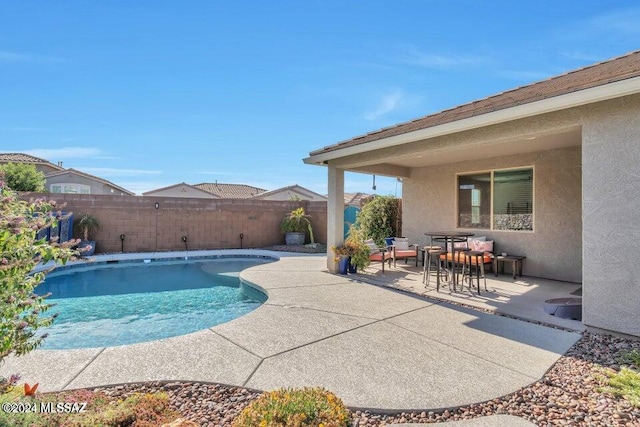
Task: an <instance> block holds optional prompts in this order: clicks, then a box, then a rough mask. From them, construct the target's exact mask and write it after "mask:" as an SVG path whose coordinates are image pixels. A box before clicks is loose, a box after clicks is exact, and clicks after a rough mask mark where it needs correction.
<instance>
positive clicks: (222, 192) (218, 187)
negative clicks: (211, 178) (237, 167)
mask: <svg viewBox="0 0 640 427" xmlns="http://www.w3.org/2000/svg"><path fill="white" fill-rule="evenodd" d="M194 187H196V188H199V189H201V190H204V191H206V192H208V193H211V194H213V195H216V196H218V197H220V198H222V199H250V198H252V197H254V196H257V195H258V194H262V193H264V192H266V191H267V190H265V189H263V188H258V187H252V186H250V185H245V184H219V183H217V182H213V183H211V182H203V183H202V184H196V185H194Z"/></svg>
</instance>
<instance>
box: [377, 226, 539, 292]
mask: <svg viewBox="0 0 640 427" xmlns="http://www.w3.org/2000/svg"><path fill="white" fill-rule="evenodd" d="M425 235H426V236H430V237H431V244H430V245H429V246H424V247H420V245H416V244H409V242H408V239H406V238H400V237H394V238H388V239H386V244H387V246H386V247H384V248H379V247H377V245H376V244H375V243H374V242H373V240H368V241H367V242H366V243H367V244H368V245H369V247H370V249H371V255H370V259H371V261H376V262H381V263H382V271H383V272H384V267H385V266H384V265H385V263H388V265H389V267H391V262H392V261H393V266H394V267H395V266H396V262H397V260H398V259H404V260H405V262H407V261H408V259H409V258H414V259H415V260H416V267H417V266H418V263H419V261H420V258H422V265H423V280H422V281H423V283H424V284H425V285H426V286H429V283H430V281H431V276H432V275H433V274H434V273H435V276H436V278H435V280H436V289H437V290H438V291H439V290H440V283H441V281H444V282H446V283H447V284H448V285H449V288H450V289H452V290H453V291H454V292H455V291H457V286H458V285H460V286H461V287H462V286H463V285H464V282H465V281H467V282H468V284H469V289H471V285H472V284H473V279H475V281H476V285H477V289H478V294H480V279H483V281H484V287H485V291H486V289H487V281H486V276H485V266H487V265H490V266H491V268H493V271H494V273H495V275H496V276H498V274H499V272H502V273H504V264H505V263H509V264H511V271H512V273H513V278H514V280H515V279H516V275H519V276H522V263H523V260H524V259H525V258H526V257H525V256H520V255H508V254H506V253H502V254H500V255H494V253H493V252H494V246H493V241H486V237H477V238H472V237H473V236H474V233H469V232H462V231H435V232H426V233H425ZM434 242H435V243H440V244H442V245H434ZM420 255H422V257H420ZM443 276H444V277H443ZM459 276H460V277H459ZM474 276H475V277H474Z"/></svg>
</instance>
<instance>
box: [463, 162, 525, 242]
mask: <svg viewBox="0 0 640 427" xmlns="http://www.w3.org/2000/svg"><path fill="white" fill-rule="evenodd" d="M522 169H531V174H532V177H533V178H532V180H531V203H532V209H531V224H532V226H533V230H499V229H494V228H493V196H494V188H493V184H494V173H495V172H506V171H510V170H522ZM483 173H484V174H486V173H488V174H490V188H491V199H490V200H491V201H490V203H489V204H490V206H489V218H490V219H489V228H469V227H460V225H459V224H460V189H459V186H460V184H459V179H460V177H461V176H466V175H477V174H483ZM454 188H455V200H456V202H455V211H454V216H455V225H456V227H455V228H456V230H485V231H491V232H501V233H535V232H536V205H537V204H536V168H535V166H534V165H523V166H513V167H508V168H495V169H480V170H474V171H467V172H457V173H456V176H455V182H454Z"/></svg>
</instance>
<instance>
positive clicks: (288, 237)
mask: <svg viewBox="0 0 640 427" xmlns="http://www.w3.org/2000/svg"><path fill="white" fill-rule="evenodd" d="M305 237H306V234H305V233H285V235H284V241H285V242H286V243H287V245H299V246H300V245H304V238H305Z"/></svg>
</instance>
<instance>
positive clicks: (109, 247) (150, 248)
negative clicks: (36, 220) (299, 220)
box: [22, 193, 327, 253]
mask: <svg viewBox="0 0 640 427" xmlns="http://www.w3.org/2000/svg"><path fill="white" fill-rule="evenodd" d="M22 197H23V198H24V199H30V198H45V199H51V200H55V201H56V202H57V204H58V205H62V204H64V205H65V206H64V207H63V208H62V211H64V212H73V216H74V220H77V219H79V218H80V217H81V216H82V215H84V214H85V213H90V214H92V215H93V216H95V217H96V218H97V219H98V221H99V222H100V229H99V230H98V231H97V232H96V233H95V236H93V237H94V238H95V240H96V242H97V243H96V253H114V252H121V240H120V235H121V234H124V235H125V240H124V252H155V251H171V250H184V249H185V244H184V242H183V241H182V236H187V245H188V249H189V250H196V249H227V248H240V245H241V242H240V234H242V235H243V239H242V247H243V248H262V247H267V246H272V245H279V244H284V235H283V234H281V233H280V228H279V227H280V221H281V220H282V218H283V217H284V216H285V215H286V214H287V213H289V212H290V211H291V210H293V209H296V208H298V207H300V206H302V207H304V208H305V211H306V212H307V214H308V215H310V216H311V225H312V227H313V234H314V237H315V240H316V242H319V243H325V241H326V236H327V203H326V202H311V201H271V200H246V199H214V200H211V199H191V198H176V197H144V196H112V195H98V194H95V195H93V194H49V193H46V194H45V193H42V194H38V193H25V194H23V195H22ZM156 203H157V204H158V208H157V209H156ZM74 235H75V236H76V237H78V238H80V237H81V234H80V230H79V229H77V227H75V229H74ZM307 243H308V242H307Z"/></svg>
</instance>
